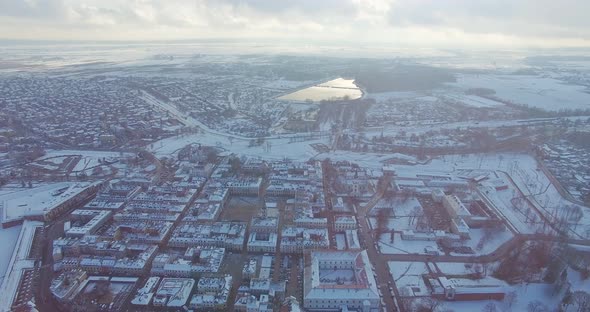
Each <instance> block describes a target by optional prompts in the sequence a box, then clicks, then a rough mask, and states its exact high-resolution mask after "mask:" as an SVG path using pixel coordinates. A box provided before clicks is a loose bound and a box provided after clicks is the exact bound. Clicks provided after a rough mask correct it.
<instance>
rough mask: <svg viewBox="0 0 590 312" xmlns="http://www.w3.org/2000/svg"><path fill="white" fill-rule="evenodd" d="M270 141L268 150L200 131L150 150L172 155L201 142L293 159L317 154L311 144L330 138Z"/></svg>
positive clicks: (238, 151) (265, 156) (248, 153)
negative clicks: (301, 140) (187, 146)
mask: <svg viewBox="0 0 590 312" xmlns="http://www.w3.org/2000/svg"><path fill="white" fill-rule="evenodd" d="M267 141H268V142H270V146H271V147H270V150H266V144H263V145H262V146H250V140H244V139H232V142H230V141H229V139H228V137H227V136H224V135H219V134H215V133H199V134H194V135H187V136H181V137H172V138H168V139H164V140H161V141H158V142H155V143H153V144H151V145H150V147H149V150H150V151H152V152H153V153H155V154H156V155H157V156H158V157H162V156H171V155H173V154H175V153H177V152H178V151H179V150H180V149H182V148H183V147H184V146H186V145H188V144H193V143H201V144H204V145H210V146H218V147H220V148H223V149H224V150H226V151H228V152H230V153H235V154H237V155H245V156H251V157H260V158H263V159H275V160H280V159H284V158H289V159H292V160H304V161H305V160H308V159H310V158H312V157H313V156H315V155H317V154H318V152H317V151H315V150H314V149H313V147H312V146H311V144H314V143H324V144H328V143H329V142H328V141H329V140H328V139H327V138H325V139H315V140H309V141H303V142H290V139H289V138H288V137H284V138H275V139H267Z"/></svg>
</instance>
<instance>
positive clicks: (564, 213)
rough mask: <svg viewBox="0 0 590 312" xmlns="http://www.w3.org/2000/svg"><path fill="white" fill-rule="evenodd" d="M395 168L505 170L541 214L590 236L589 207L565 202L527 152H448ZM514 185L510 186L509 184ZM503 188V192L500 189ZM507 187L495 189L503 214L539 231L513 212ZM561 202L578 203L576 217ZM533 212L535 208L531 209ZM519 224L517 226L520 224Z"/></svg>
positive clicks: (426, 170)
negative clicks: (424, 161)
mask: <svg viewBox="0 0 590 312" xmlns="http://www.w3.org/2000/svg"><path fill="white" fill-rule="evenodd" d="M393 167H394V168H396V169H401V170H407V171H412V172H416V173H418V172H446V173H451V174H452V173H456V172H459V171H462V170H471V169H480V170H489V171H491V172H493V171H497V172H500V173H505V174H507V175H509V176H510V177H511V178H512V181H513V182H514V185H516V186H518V187H519V188H520V191H522V192H523V193H524V196H527V197H529V198H531V199H533V200H534V201H536V205H537V206H538V207H539V209H541V211H542V212H543V214H544V215H545V216H547V217H549V218H551V219H554V218H555V217H566V218H567V220H568V223H569V225H570V230H571V234H572V235H574V236H577V237H582V238H584V237H585V238H590V208H588V207H584V206H581V205H578V204H575V203H571V202H568V201H567V200H566V199H564V198H563V197H562V196H561V194H559V192H558V191H557V189H556V188H555V186H554V185H553V184H551V183H550V180H549V178H548V177H547V176H546V175H545V174H544V173H543V171H542V170H540V169H539V167H538V164H537V161H536V160H535V158H533V157H532V156H530V155H527V154H514V153H498V154H470V155H447V156H442V157H439V158H435V159H433V160H432V161H430V162H429V163H426V164H419V165H414V166H408V165H393ZM512 187H513V186H512ZM503 192H504V193H503ZM509 192H511V191H510V190H508V191H499V192H497V195H498V197H500V196H503V197H502V198H499V200H500V201H502V202H504V204H505V207H508V208H509V209H505V210H504V211H503V212H504V213H505V214H504V215H505V217H506V218H508V219H509V220H510V222H511V223H513V224H514V225H515V226H516V227H517V228H519V229H522V230H523V231H524V230H527V229H528V230H527V231H526V232H525V233H535V232H537V231H538V229H539V226H542V224H539V222H532V223H527V224H522V223H523V221H522V220H523V215H522V213H521V214H520V216H519V215H518V214H517V213H515V212H514V210H513V209H512V207H510V206H511V205H512V202H511V199H512V198H513V196H514V195H517V194H516V193H514V194H512V193H509ZM564 206H571V207H578V208H579V211H580V212H581V216H580V219H579V220H575V219H573V218H574V217H576V216H575V214H574V213H570V212H568V211H570V210H571V209H578V208H571V209H570V208H568V209H566V208H564ZM531 211H532V212H531V213H534V210H531ZM518 224H520V227H519V225H518Z"/></svg>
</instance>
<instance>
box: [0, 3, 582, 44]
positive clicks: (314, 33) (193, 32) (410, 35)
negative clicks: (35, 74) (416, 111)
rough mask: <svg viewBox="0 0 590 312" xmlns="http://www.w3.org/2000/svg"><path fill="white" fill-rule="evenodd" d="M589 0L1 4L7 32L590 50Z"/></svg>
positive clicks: (0, 31) (1, 34)
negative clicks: (579, 48) (576, 48)
mask: <svg viewBox="0 0 590 312" xmlns="http://www.w3.org/2000/svg"><path fill="white" fill-rule="evenodd" d="M588 12H590V1H588V0H559V1H556V0H0V38H1V39H35V40H39V39H41V40H171V39H217V38H228V39H252V40H288V41H313V42H334V43H342V42H345V43H349V44H351V43H354V42H357V41H361V42H363V43H372V44H383V45H399V46H411V47H438V48H440V47H484V48H494V47H502V48H507V47H549V48H552V47H573V46H584V47H588V46H590V18H588Z"/></svg>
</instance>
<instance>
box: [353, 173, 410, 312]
mask: <svg viewBox="0 0 590 312" xmlns="http://www.w3.org/2000/svg"><path fill="white" fill-rule="evenodd" d="M390 182H391V177H385V179H384V180H383V182H382V183H379V187H378V189H377V191H376V192H375V194H374V195H373V197H372V198H371V200H369V202H368V203H367V204H365V205H364V206H360V207H358V209H357V220H358V222H359V236H360V239H361V241H362V242H364V243H365V249H366V251H367V255H368V256H369V260H370V261H371V264H372V265H373V267H374V270H375V272H374V273H375V281H376V282H377V286H378V287H379V289H380V290H381V293H382V294H383V301H384V302H385V308H386V309H387V311H398V305H397V304H396V302H395V298H399V296H400V295H399V291H398V289H397V287H396V285H395V282H394V280H393V278H392V276H391V274H390V273H389V266H388V263H387V260H386V259H384V258H383V255H381V254H380V253H379V251H378V250H377V248H376V247H375V241H374V239H373V235H371V227H370V226H369V223H368V218H367V214H368V213H369V211H371V209H372V208H373V207H374V206H375V205H376V204H377V203H378V202H379V200H380V199H381V198H382V197H383V195H384V194H385V192H386V191H387V188H388V185H389V183H390ZM389 285H391V286H392V287H393V292H394V294H395V298H394V297H393V296H392V294H391V292H390V291H389ZM399 308H403V307H401V306H400V307H399ZM399 311H401V312H405V311H404V310H401V309H400V310H399Z"/></svg>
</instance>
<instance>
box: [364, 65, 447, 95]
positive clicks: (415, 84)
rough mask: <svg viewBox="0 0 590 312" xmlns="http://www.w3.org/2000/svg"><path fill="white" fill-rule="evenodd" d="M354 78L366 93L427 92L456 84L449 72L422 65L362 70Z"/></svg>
mask: <svg viewBox="0 0 590 312" xmlns="http://www.w3.org/2000/svg"><path fill="white" fill-rule="evenodd" d="M355 77H356V79H355V83H356V84H357V85H359V86H361V87H363V88H364V89H365V90H367V91H368V92H390V91H417V90H429V89H433V88H436V87H439V86H441V85H442V84H443V83H446V82H456V78H455V76H454V75H453V74H452V72H451V71H450V70H447V69H444V68H436V67H430V66H424V65H401V64H400V65H396V66H394V67H392V68H388V69H383V68H372V69H364V70H360V71H359V72H358V73H357V74H356V75H355Z"/></svg>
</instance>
